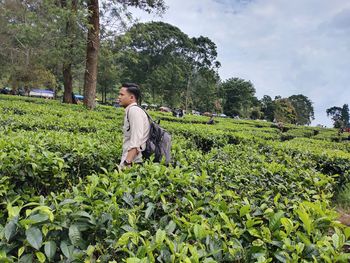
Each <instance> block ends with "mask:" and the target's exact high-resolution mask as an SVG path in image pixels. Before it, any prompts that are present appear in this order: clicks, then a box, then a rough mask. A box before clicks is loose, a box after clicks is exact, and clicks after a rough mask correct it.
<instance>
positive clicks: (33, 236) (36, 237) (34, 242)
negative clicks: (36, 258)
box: [26, 227, 43, 250]
mask: <svg viewBox="0 0 350 263" xmlns="http://www.w3.org/2000/svg"><path fill="white" fill-rule="evenodd" d="M26 238H27V241H28V242H29V244H30V245H31V246H32V247H34V248H35V249H37V250H39V249H40V247H41V245H42V241H43V236H42V234H41V231H40V230H39V229H38V228H37V227H31V228H29V229H27V230H26Z"/></svg>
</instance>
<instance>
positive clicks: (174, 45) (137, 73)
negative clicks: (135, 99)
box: [115, 22, 219, 106]
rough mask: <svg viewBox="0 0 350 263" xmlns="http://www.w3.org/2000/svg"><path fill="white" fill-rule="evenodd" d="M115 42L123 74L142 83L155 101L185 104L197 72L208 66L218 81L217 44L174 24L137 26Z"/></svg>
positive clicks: (150, 97)
mask: <svg viewBox="0 0 350 263" xmlns="http://www.w3.org/2000/svg"><path fill="white" fill-rule="evenodd" d="M115 42H116V50H115V51H116V52H118V53H120V55H119V60H118V62H119V64H120V65H121V67H122V68H123V77H124V78H125V80H128V81H133V82H137V83H139V84H141V86H142V88H143V90H144V93H145V94H146V99H147V100H151V101H152V102H153V103H165V104H167V105H168V106H177V105H179V104H182V103H183V102H184V101H186V100H187V99H188V97H189V96H191V95H192V94H191V92H189V90H190V89H191V86H192V84H191V81H192V80H193V78H194V75H198V74H202V73H203V74H204V71H201V69H204V68H206V69H208V71H209V73H210V74H211V76H210V77H211V78H210V80H211V81H212V82H213V81H214V82H215V70H214V68H216V67H217V66H219V62H217V61H215V59H216V55H217V53H216V45H215V44H214V43H213V42H212V41H210V39H208V38H205V37H199V38H189V37H188V36H187V35H186V34H185V33H183V32H182V31H181V30H180V29H179V28H177V27H175V26H173V25H170V24H167V23H163V22H151V23H140V24H136V25H134V26H133V27H131V29H130V30H129V31H128V32H127V33H126V34H125V35H123V36H120V37H118V38H117V39H116V41H115ZM208 71H207V72H206V74H207V75H208V74H209V73H208Z"/></svg>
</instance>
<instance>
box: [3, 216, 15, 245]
mask: <svg viewBox="0 0 350 263" xmlns="http://www.w3.org/2000/svg"><path fill="white" fill-rule="evenodd" d="M15 233H16V223H15V222H14V220H13V219H12V220H11V221H10V222H8V223H7V224H6V226H5V238H6V240H7V242H9V241H10V239H11V238H12V237H13V236H14V234H15Z"/></svg>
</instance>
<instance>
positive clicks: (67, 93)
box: [63, 63, 73, 103]
mask: <svg viewBox="0 0 350 263" xmlns="http://www.w3.org/2000/svg"><path fill="white" fill-rule="evenodd" d="M63 85H64V93H63V102H64V103H73V96H72V93H73V78H72V64H71V63H68V64H64V65H63Z"/></svg>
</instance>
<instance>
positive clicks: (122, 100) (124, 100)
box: [118, 87, 134, 108]
mask: <svg viewBox="0 0 350 263" xmlns="http://www.w3.org/2000/svg"><path fill="white" fill-rule="evenodd" d="M118 102H119V105H121V106H122V107H124V108H126V107H127V106H128V105H129V104H131V103H133V102H134V95H133V94H131V93H129V92H128V90H127V89H126V88H123V87H122V88H121V89H120V90H119V96H118Z"/></svg>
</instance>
